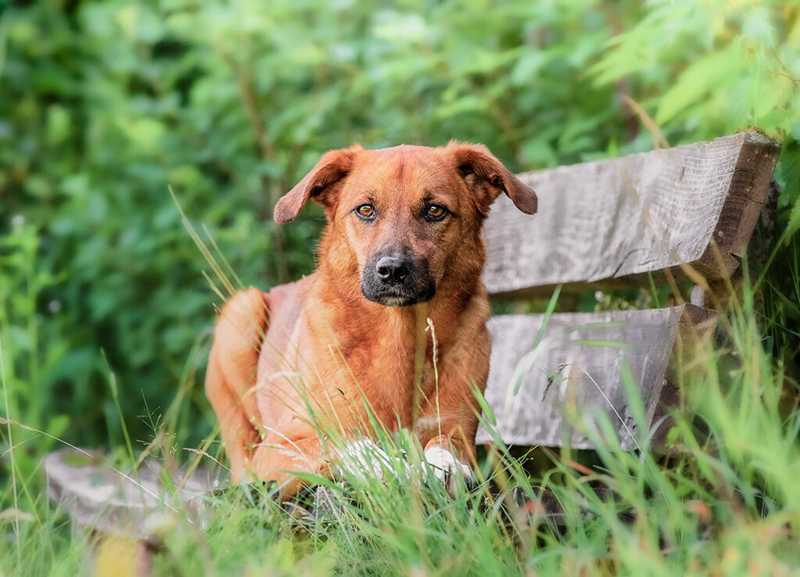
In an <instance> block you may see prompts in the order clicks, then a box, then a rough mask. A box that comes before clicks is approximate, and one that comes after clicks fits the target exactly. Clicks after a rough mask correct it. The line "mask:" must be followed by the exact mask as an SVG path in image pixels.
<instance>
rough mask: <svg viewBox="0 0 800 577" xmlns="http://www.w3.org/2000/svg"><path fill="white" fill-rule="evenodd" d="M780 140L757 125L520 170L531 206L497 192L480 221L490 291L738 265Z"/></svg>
mask: <svg viewBox="0 0 800 577" xmlns="http://www.w3.org/2000/svg"><path fill="white" fill-rule="evenodd" d="M779 151H780V147H779V145H778V143H777V142H775V141H773V140H770V139H768V138H766V137H764V136H762V135H760V134H758V133H756V132H743V133H740V134H735V135H732V136H726V137H723V138H718V139H716V140H714V141H712V142H700V143H696V144H691V145H687V146H678V147H675V148H670V149H665V150H656V151H653V152H647V153H642V154H633V155H630V156H626V157H623V158H618V159H613V160H603V161H597V162H589V163H584V164H577V165H574V166H564V167H559V168H555V169H551V170H543V171H538V172H529V173H525V174H521V175H519V177H520V179H521V180H522V181H523V182H525V184H527V185H529V186H531V187H532V188H533V189H534V190H535V191H536V192H537V194H538V195H539V212H538V213H537V214H535V215H533V216H528V215H525V214H523V213H521V212H519V211H518V210H516V209H515V208H514V206H513V204H511V202H510V201H508V199H506V198H505V197H501V198H498V200H497V202H496V203H495V206H494V207H493V208H492V211H491V213H490V215H489V219H488V221H487V223H486V244H487V250H488V252H487V255H488V258H487V264H486V268H485V269H484V275H483V279H484V283H485V284H486V287H487V289H488V291H489V293H490V294H502V293H513V292H517V291H524V290H526V289H530V288H532V287H543V286H552V285H556V284H559V283H583V284H584V285H585V283H591V282H596V281H601V280H609V279H612V280H613V279H622V277H629V276H631V275H642V274H645V273H647V272H654V271H660V270H662V269H665V268H670V269H673V272H674V273H676V274H677V273H679V265H681V264H684V263H686V264H691V265H693V266H694V267H695V268H697V269H699V270H700V271H701V272H702V273H703V274H704V275H706V276H707V277H708V278H721V277H724V276H728V275H730V273H731V272H732V271H733V270H735V269H736V267H737V266H738V260H737V259H736V258H735V256H740V255H742V254H743V251H744V249H745V247H746V246H747V242H748V241H749V239H750V235H751V234H752V231H753V228H754V227H755V224H756V221H757V219H758V214H759V211H760V209H761V205H762V204H763V202H764V198H765V196H766V193H767V190H768V188H769V182H770V178H771V176H772V172H773V170H774V168H775V163H776V162H777V158H778V154H779Z"/></svg>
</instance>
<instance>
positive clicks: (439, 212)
mask: <svg viewBox="0 0 800 577" xmlns="http://www.w3.org/2000/svg"><path fill="white" fill-rule="evenodd" d="M446 214H447V209H446V208H445V207H443V206H439V205H438V204H429V205H428V208H426V209H425V218H426V219H427V220H429V221H436V220H442V219H443V218H444V217H445V215H446Z"/></svg>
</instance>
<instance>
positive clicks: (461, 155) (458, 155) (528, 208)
mask: <svg viewBox="0 0 800 577" xmlns="http://www.w3.org/2000/svg"><path fill="white" fill-rule="evenodd" d="M445 151H446V152H448V153H449V154H450V155H451V157H452V159H453V161H454V163H455V167H456V170H457V171H458V172H459V173H460V174H461V177H462V178H463V179H464V182H465V183H466V185H467V188H469V189H470V191H471V192H472V193H473V194H474V195H475V198H476V203H477V206H478V210H479V211H480V212H481V214H483V215H484V216H486V215H487V214H488V213H489V207H490V206H491V205H492V203H493V202H494V200H495V199H496V198H497V197H498V196H499V195H500V193H501V192H504V193H506V194H507V195H508V197H509V198H510V199H511V201H512V202H513V203H514V206H516V207H517V208H518V209H520V210H521V211H522V212H524V213H526V214H533V213H535V212H536V208H537V207H538V204H539V201H538V199H537V198H536V193H535V192H534V191H533V189H532V188H530V187H529V186H526V185H525V184H523V183H522V181H520V179H518V178H517V177H516V176H514V175H513V174H512V173H511V171H510V170H508V169H507V168H506V167H505V166H503V164H502V163H501V162H500V161H499V160H497V158H495V157H494V155H493V154H492V153H491V152H489V149H488V148H486V147H485V146H483V145H482V144H462V143H460V142H455V141H451V142H450V143H449V144H448V145H447V147H446V148H445Z"/></svg>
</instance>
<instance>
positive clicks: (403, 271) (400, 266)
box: [375, 256, 409, 283]
mask: <svg viewBox="0 0 800 577" xmlns="http://www.w3.org/2000/svg"><path fill="white" fill-rule="evenodd" d="M375 271H376V272H377V273H378V276H379V277H380V278H381V280H383V281H384V282H390V283H391V282H395V283H397V282H402V281H403V280H405V278H406V277H407V276H408V273H409V264H408V262H406V260H405V259H403V258H402V257H397V256H383V257H381V258H380V259H378V262H377V263H375Z"/></svg>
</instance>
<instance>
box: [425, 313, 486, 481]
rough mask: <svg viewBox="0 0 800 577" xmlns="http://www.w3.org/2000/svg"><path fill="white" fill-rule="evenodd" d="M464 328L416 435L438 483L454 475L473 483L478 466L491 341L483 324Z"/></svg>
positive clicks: (444, 364) (446, 359)
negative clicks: (478, 396) (482, 396)
mask: <svg viewBox="0 0 800 577" xmlns="http://www.w3.org/2000/svg"><path fill="white" fill-rule="evenodd" d="M476 324H477V325H478V326H474V327H465V330H462V331H461V334H462V335H463V336H462V337H461V338H459V339H458V340H457V341H456V343H455V344H454V345H453V346H452V347H451V348H450V350H449V351H447V353H446V355H445V356H444V358H442V360H441V363H440V366H438V367H437V369H438V370H437V373H438V383H434V384H433V386H432V387H431V388H432V390H431V393H430V394H429V395H428V398H427V399H425V400H424V402H423V406H422V411H421V415H420V418H419V419H418V420H417V423H416V431H417V434H418V435H419V438H420V442H421V443H422V444H423V446H424V447H425V459H426V460H427V461H428V463H429V464H430V465H431V468H432V469H433V473H434V474H435V475H436V476H437V477H438V478H439V479H445V478H447V477H448V476H449V475H450V474H453V473H457V474H462V475H464V476H465V477H467V478H471V477H472V474H471V469H472V467H471V465H473V464H474V463H475V434H476V433H477V431H478V415H480V412H481V408H480V404H479V403H478V401H477V399H476V397H475V393H474V389H475V388H477V389H478V390H479V391H480V392H481V394H483V391H484V390H485V388H486V379H487V378H488V375H489V355H490V352H491V340H490V337H489V331H488V330H487V329H486V326H485V325H483V324H482V323H476Z"/></svg>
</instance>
